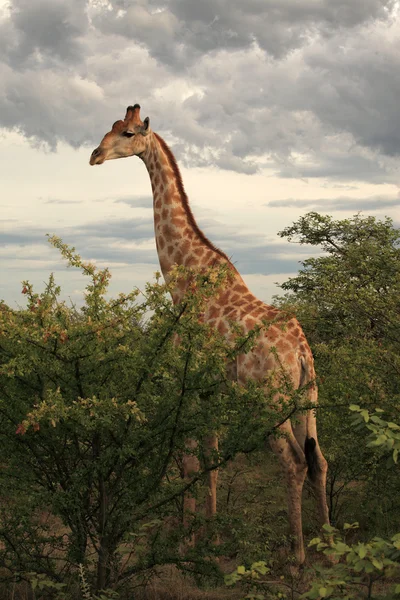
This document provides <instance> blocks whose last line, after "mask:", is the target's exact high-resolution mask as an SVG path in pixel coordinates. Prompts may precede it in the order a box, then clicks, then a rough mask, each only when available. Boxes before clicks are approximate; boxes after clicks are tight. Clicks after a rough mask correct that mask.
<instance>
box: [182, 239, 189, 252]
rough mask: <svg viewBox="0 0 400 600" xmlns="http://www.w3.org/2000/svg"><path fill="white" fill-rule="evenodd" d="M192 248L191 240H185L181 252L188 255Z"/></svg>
mask: <svg viewBox="0 0 400 600" xmlns="http://www.w3.org/2000/svg"><path fill="white" fill-rule="evenodd" d="M190 247H191V243H190V241H189V240H183V242H182V243H181V250H182V252H183V254H187V253H188V252H189V250H190Z"/></svg>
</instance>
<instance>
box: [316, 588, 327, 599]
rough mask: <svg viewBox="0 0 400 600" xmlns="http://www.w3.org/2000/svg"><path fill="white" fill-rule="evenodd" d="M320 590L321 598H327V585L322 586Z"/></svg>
mask: <svg viewBox="0 0 400 600" xmlns="http://www.w3.org/2000/svg"><path fill="white" fill-rule="evenodd" d="M318 592H319V595H320V596H321V598H325V597H326V595H327V593H328V589H327V588H326V587H320V588H319V590H318Z"/></svg>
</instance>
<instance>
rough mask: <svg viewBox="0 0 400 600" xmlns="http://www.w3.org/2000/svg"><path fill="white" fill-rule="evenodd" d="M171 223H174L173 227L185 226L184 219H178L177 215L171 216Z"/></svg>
mask: <svg viewBox="0 0 400 600" xmlns="http://www.w3.org/2000/svg"><path fill="white" fill-rule="evenodd" d="M171 223H172V225H175V227H179V228H180V229H181V228H182V227H185V219H180V218H179V217H172V219H171Z"/></svg>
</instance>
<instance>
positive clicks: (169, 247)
mask: <svg viewBox="0 0 400 600" xmlns="http://www.w3.org/2000/svg"><path fill="white" fill-rule="evenodd" d="M139 111H140V106H139V105H137V104H136V105H135V106H133V107H132V106H130V107H128V109H127V113H126V116H125V119H124V121H117V122H116V123H114V125H113V127H112V130H111V131H110V132H109V133H107V134H106V135H105V136H104V138H103V140H102V142H101V143H100V146H99V147H98V148H96V149H95V150H94V151H93V153H92V156H91V159H90V164H92V165H93V164H102V163H103V162H104V161H105V160H110V159H116V158H122V157H126V156H133V155H137V156H139V157H140V158H141V159H142V161H143V162H144V163H145V165H146V168H147V170H148V172H149V175H150V181H151V186H152V191H153V207H154V231H155V239H156V246H157V253H158V257H159V261H160V267H161V270H162V273H163V276H164V278H165V280H166V281H168V280H169V276H170V272H171V269H172V268H173V267H174V266H175V265H183V266H185V267H190V268H193V269H195V270H197V269H199V270H205V269H207V268H208V267H215V266H217V265H222V264H226V265H227V266H228V269H229V274H230V277H229V278H228V280H227V282H226V283H225V285H224V287H223V288H222V289H221V291H220V292H219V293H218V295H217V296H216V297H215V298H213V299H212V300H211V301H210V302H209V304H208V306H207V308H206V311H205V313H204V316H203V318H204V320H205V321H206V322H208V323H209V324H210V325H212V326H213V327H215V328H216V329H217V330H218V331H219V332H220V333H221V334H222V335H224V336H226V337H227V338H230V337H231V336H232V329H231V323H232V321H233V322H235V323H238V324H239V325H240V326H241V329H242V330H243V332H244V333H246V332H249V331H251V330H252V329H254V328H255V327H256V326H257V325H261V326H262V325H263V321H265V320H267V321H270V322H272V323H273V324H272V325H271V326H270V327H268V328H265V327H262V329H261V331H260V334H259V336H258V338H257V341H256V344H255V346H254V348H253V349H252V350H251V351H249V352H248V353H247V354H242V355H239V356H238V357H237V360H236V364H235V366H234V368H233V370H232V372H231V376H232V377H235V378H236V379H237V381H238V382H240V383H245V382H246V381H247V380H248V379H255V380H257V381H260V385H262V382H263V381H264V380H265V378H266V376H267V375H268V374H269V373H273V372H278V371H279V370H281V369H282V367H283V368H284V370H285V374H286V376H288V377H290V380H291V381H292V383H293V386H294V388H295V389H297V388H299V387H302V386H304V385H306V384H309V386H308V389H307V395H308V400H309V402H311V403H314V404H315V405H316V403H317V388H316V386H315V384H312V382H313V381H314V379H315V372H314V362H313V357H312V353H311V350H310V347H309V345H308V343H307V340H306V338H305V335H304V333H303V331H302V329H301V326H300V324H299V323H298V321H297V320H296V319H295V318H292V319H290V320H288V321H285V320H284V316H283V315H281V313H280V312H279V311H278V310H277V309H276V308H274V307H272V306H268V305H266V304H265V303H264V302H262V301H261V300H259V299H258V298H256V297H255V296H254V294H252V293H251V292H250V290H249V289H248V287H247V286H246V284H245V283H244V281H243V279H242V277H241V276H240V274H239V272H238V271H237V270H236V268H235V267H234V265H233V264H232V263H231V262H230V260H229V258H228V257H227V256H226V255H225V254H224V253H223V252H222V251H221V250H219V249H218V248H216V247H215V246H214V245H213V244H212V243H211V242H210V240H208V239H207V238H206V237H205V235H204V234H203V232H202V231H201V230H200V229H199V227H198V226H197V223H196V221H195V219H194V217H193V214H192V212H191V209H190V206H189V203H188V199H187V196H186V193H185V190H184V187H183V183H182V179H181V175H180V172H179V168H178V166H177V164H176V161H175V158H174V156H173V154H172V152H171V150H170V149H169V148H168V146H167V144H166V143H165V142H164V140H163V139H162V138H161V137H160V136H158V135H157V134H156V133H153V132H152V131H151V129H150V126H149V120H148V119H145V121H144V122H142V121H141V119H140V116H139ZM187 284H188V282H187V281H181V282H180V284H179V285H178V286H177V288H176V289H175V290H174V292H173V301H174V302H175V303H178V302H179V301H180V300H181V299H182V297H183V294H184V292H185V289H186V285H187ZM282 325H284V327H282ZM272 348H274V351H273V352H271V349H272ZM298 420H299V423H298V425H296V426H295V427H292V425H291V423H290V421H286V422H285V423H284V424H283V425H281V427H280V428H281V431H282V432H284V433H285V434H286V436H285V437H279V438H276V439H275V438H274V439H271V441H270V444H271V447H272V450H273V451H274V453H275V454H276V455H277V457H278V459H279V461H280V464H281V467H282V471H283V473H284V475H285V478H286V484H287V490H288V514H289V524H290V529H291V533H292V535H293V540H294V542H293V548H294V552H295V554H296V557H297V560H298V562H299V563H302V562H303V561H304V545H303V534H302V522H301V494H302V488H303V484H304V480H305V477H306V474H307V470H308V468H309V475H310V478H311V481H312V483H313V485H314V490H315V494H316V498H317V505H318V512H319V517H320V521H321V524H324V523H328V522H329V519H328V509H327V504H326V496H325V486H326V471H327V463H326V461H325V459H324V457H323V455H322V452H321V450H320V447H319V444H318V439H317V431H316V419H315V412H314V411H313V410H310V411H308V412H307V413H306V414H302V415H301V416H300V417H299V419H298ZM204 443H205V447H206V454H207V452H209V453H210V452H212V450H213V449H215V448H217V447H218V440H217V437H216V435H214V434H213V432H210V436H209V437H208V438H207V440H205V442H204ZM183 464H184V471H185V474H186V476H189V474H190V472H192V471H194V470H196V469H198V463H197V461H196V460H195V459H194V457H193V456H188V457H186V458H185V459H184V461H183ZM311 467H312V468H311ZM208 484H209V495H208V498H207V515H208V516H212V515H214V514H215V512H216V485H217V472H216V471H212V472H211V473H210V474H209V481H208ZM186 508H187V509H188V510H191V511H194V510H195V501H194V499H193V498H190V497H189V498H187V502H186Z"/></svg>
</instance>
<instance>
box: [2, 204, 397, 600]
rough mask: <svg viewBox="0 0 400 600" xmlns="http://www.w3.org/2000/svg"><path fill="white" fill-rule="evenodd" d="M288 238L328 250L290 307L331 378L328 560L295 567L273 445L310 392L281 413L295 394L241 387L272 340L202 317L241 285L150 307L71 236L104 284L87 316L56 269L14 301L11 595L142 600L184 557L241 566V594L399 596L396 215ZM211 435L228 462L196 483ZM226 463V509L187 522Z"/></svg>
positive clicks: (297, 227)
mask: <svg viewBox="0 0 400 600" xmlns="http://www.w3.org/2000/svg"><path fill="white" fill-rule="evenodd" d="M280 235H282V236H283V237H287V238H288V239H290V240H291V241H293V242H297V243H300V244H308V245H310V246H314V247H315V248H317V249H318V250H319V251H320V254H319V255H317V256H314V257H313V258H310V259H308V260H306V261H305V262H304V263H303V264H302V266H301V269H300V271H299V274H298V275H297V276H296V277H294V278H292V279H290V280H289V281H287V282H286V283H285V284H284V285H283V286H282V287H283V290H284V295H283V296H281V297H280V298H276V304H278V305H279V306H280V307H281V308H282V310H286V311H288V313H289V314H292V313H293V312H294V313H295V314H296V315H297V316H298V318H299V320H300V322H301V323H302V325H303V327H304V329H305V332H306V335H307V338H308V340H309V342H310V344H311V346H312V349H313V352H314V355H315V361H316V370H317V375H318V385H319V398H320V407H319V409H318V424H319V435H320V442H321V446H322V447H323V450H324V454H325V455H326V457H327V459H328V462H329V466H330V470H329V474H328V475H329V480H328V503H329V508H330V513H331V520H332V526H333V527H332V528H331V529H328V530H326V531H325V533H324V534H322V535H321V533H320V532H318V530H317V529H316V525H315V521H314V519H313V518H309V516H308V496H309V495H310V494H311V490H308V491H307V492H306V494H305V496H306V502H305V531H306V534H307V535H308V539H309V540H311V545H310V548H309V551H308V552H309V558H310V557H311V558H310V564H311V563H312V565H313V569H311V570H310V569H306V571H305V573H303V575H301V576H300V575H293V574H290V572H289V571H288V569H287V564H288V563H289V562H290V560H289V558H290V557H289V556H288V547H289V542H290V540H289V539H288V538H287V535H286V531H287V529H286V522H287V520H286V510H285V501H284V488H283V486H282V484H281V481H280V476H279V471H278V470H277V468H276V465H275V462H274V458H273V457H272V456H269V457H268V458H267V459H266V458H265V453H264V452H261V450H263V449H264V447H265V443H266V438H267V436H268V435H269V434H270V433H272V432H274V427H275V425H276V423H277V421H279V420H282V418H285V415H287V414H288V413H289V412H290V410H291V409H292V408H293V405H294V403H295V402H297V401H298V397H297V396H296V395H295V394H294V395H293V394H292V393H291V390H290V389H289V388H288V384H287V382H286V381H285V378H284V377H282V381H281V387H280V391H281V392H285V394H286V395H287V396H289V398H290V399H291V400H289V402H288V403H287V405H285V406H283V416H282V413H280V416H279V418H278V414H277V408H278V407H276V406H274V405H273V404H272V402H271V399H272V395H273V394H274V392H276V390H273V389H271V390H270V394H267V397H265V395H264V393H261V391H260V390H259V389H257V387H256V386H255V385H254V384H252V383H249V385H248V387H246V388H240V387H238V386H237V385H236V384H234V383H232V382H229V381H228V380H226V377H225V370H224V369H225V362H226V359H227V358H228V359H229V358H230V357H232V356H234V355H235V353H238V352H243V351H247V349H248V348H250V347H251V344H252V343H253V340H254V336H255V335H256V332H253V334H252V335H250V336H249V337H248V338H242V337H240V335H239V334H238V337H237V339H236V343H235V345H234V346H229V345H228V344H227V343H226V342H225V341H224V340H223V339H222V338H221V337H220V336H218V334H217V333H216V332H215V331H212V330H210V328H208V327H207V326H206V325H204V324H202V323H201V321H200V320H199V318H198V317H199V314H201V311H202V307H203V306H204V303H205V302H206V301H207V299H208V298H209V297H210V296H211V295H213V294H215V293H217V290H218V288H219V286H220V285H221V284H222V283H223V281H224V280H225V278H226V277H227V276H228V274H227V273H226V272H224V271H223V270H222V271H221V270H219V271H210V272H209V273H207V274H204V275H202V276H201V277H200V276H196V275H194V274H192V286H191V289H190V291H189V292H190V293H189V294H188V295H187V296H186V297H185V300H184V302H183V303H182V304H181V305H180V306H173V304H172V303H171V301H170V299H169V290H170V289H171V288H172V287H173V286H174V284H175V282H176V280H177V279H179V277H181V276H182V275H183V273H182V271H180V270H179V269H178V270H177V271H176V272H175V273H174V277H173V279H172V281H171V282H169V283H168V284H164V283H161V281H160V280H159V279H158V280H156V282H155V283H154V284H149V285H148V286H147V288H146V290H145V293H144V299H143V298H141V299H140V301H139V294H138V292H137V291H134V292H132V293H131V294H128V295H120V296H119V297H117V298H115V299H110V298H109V296H108V293H107V290H108V288H107V286H108V281H109V278H110V274H109V272H108V271H107V270H106V269H105V270H96V269H95V268H94V266H93V265H90V264H86V263H84V262H83V261H82V260H81V259H80V257H79V256H78V255H76V254H75V252H74V250H73V249H70V248H68V247H67V246H66V245H64V244H63V243H62V242H61V241H60V240H59V239H57V238H53V239H52V243H53V245H55V246H56V247H57V248H59V250H60V251H61V253H62V254H63V256H64V257H65V258H66V260H67V261H68V263H69V264H70V265H71V266H73V267H76V268H79V269H81V270H82V271H83V273H84V275H85V276H87V280H88V285H87V288H86V295H85V303H84V306H83V307H82V308H80V309H77V308H75V307H73V306H67V304H66V303H65V302H62V301H61V300H60V299H59V298H60V290H59V288H58V287H57V285H56V284H55V281H54V279H53V277H50V280H49V283H48V285H47V287H46V289H45V290H44V292H43V293H40V294H38V293H36V291H34V290H33V289H32V287H31V286H30V284H29V283H28V282H25V283H24V284H23V290H22V291H23V293H24V295H25V297H26V298H27V308H26V309H21V310H12V309H10V308H9V307H7V306H6V305H4V304H2V305H1V306H0V309H1V310H0V419H1V430H0V431H1V434H0V452H1V457H2V459H1V460H2V468H1V469H0V494H1V497H2V499H3V502H2V506H1V508H0V577H1V578H2V579H3V581H4V582H5V583H6V584H7V582H8V587H9V589H10V590H11V589H16V588H15V584H16V583H17V582H18V581H26V582H29V583H27V584H26V585H27V586H28V587H27V588H26V589H30V590H31V592H30V593H32V589H33V588H35V592H34V593H36V597H37V598H47V597H49V598H50V597H54V598H59V599H60V600H61V598H66V599H69V598H74V597H77V594H78V593H79V592H78V589H79V588H80V590H81V596H82V597H83V598H87V599H89V598H92V597H93V598H95V597H98V598H100V597H102V598H111V597H113V595H115V594H116V593H119V594H121V598H123V597H124V594H126V593H127V590H128V589H129V585H128V584H131V583H133V582H134V584H135V585H140V584H144V583H146V582H147V581H149V580H151V578H152V577H153V576H154V574H155V573H159V572H160V571H159V569H160V568H162V567H163V566H165V565H174V568H178V569H179V570H181V571H182V572H185V573H190V574H191V575H192V576H195V578H197V579H196V581H197V583H198V584H201V585H206V587H207V586H211V588H213V587H214V586H215V585H217V584H218V582H220V581H221V570H222V571H225V572H227V571H229V570H230V571H232V568H233V566H234V565H238V564H239V566H238V567H237V566H236V568H235V571H234V572H233V573H232V574H231V575H230V576H228V578H227V582H228V583H229V584H230V585H233V586H234V590H236V591H234V592H233V594H234V597H236V598H237V597H238V595H237V589H238V588H237V586H238V585H240V586H242V587H241V589H243V590H244V591H243V594H247V596H246V597H247V598H258V599H261V598H299V597H300V596H301V595H302V594H303V597H304V598H314V599H319V598H332V599H336V598H343V599H345V598H364V597H365V598H387V599H389V598H392V599H394V598H397V597H400V595H399V589H400V588H399V587H398V585H399V576H400V574H399V561H400V557H399V554H400V542H399V533H398V532H399V531H400V478H399V470H398V469H399V467H398V464H399V459H398V453H399V449H400V415H399V400H400V398H399V396H400V310H399V309H400V249H399V241H400V232H399V230H397V229H396V228H395V227H394V226H393V223H392V222H391V221H390V220H389V219H386V220H384V221H378V220H376V219H374V218H372V217H366V218H364V217H362V216H359V215H358V216H355V217H353V218H352V219H347V220H340V221H335V220H333V219H332V218H331V217H327V216H322V215H319V214H317V213H310V214H308V215H306V216H305V217H303V218H301V219H299V221H297V222H296V223H294V224H293V225H292V226H290V227H288V228H286V229H285V230H284V231H283V232H281V234H280ZM186 275H187V273H186ZM266 326H267V325H266ZM176 336H179V344H177V343H175V342H176V339H177V337H176ZM291 402H292V404H291ZM280 408H281V409H282V407H280ZM210 431H218V433H219V434H220V437H221V445H220V449H219V451H218V452H215V453H214V455H212V456H204V454H203V452H202V447H201V443H199V445H198V446H197V448H196V449H193V448H191V449H189V452H192V453H194V454H196V456H197V458H198V459H199V461H200V465H201V467H200V471H199V473H197V474H194V475H193V477H191V478H190V479H182V477H181V471H182V455H183V453H184V452H187V451H188V447H187V441H188V439H189V438H191V439H194V440H196V441H198V442H201V441H202V439H203V438H204V436H206V435H207V434H208V433H209V432H210ZM217 466H221V467H222V471H221V476H220V486H219V489H220V492H219V515H218V517H217V518H216V519H215V520H213V521H212V522H210V523H207V521H206V519H205V517H204V515H203V513H202V512H200V514H198V515H189V517H190V518H186V519H185V520H184V519H183V502H182V497H183V496H182V495H183V492H184V490H188V491H190V493H192V494H194V495H196V496H197V497H198V500H199V504H200V506H202V504H204V489H203V484H204V482H205V479H206V477H207V473H208V471H209V470H212V469H215V468H216V467H217ZM310 514H311V513H310ZM356 523H357V525H356ZM349 524H350V525H349ZM193 532H196V533H197V534H198V536H197V537H198V539H199V542H198V543H197V545H196V547H194V548H193V547H191V546H190V544H188V543H187V541H188V540H190V539H191V536H192V534H193ZM341 532H343V533H341ZM324 535H325V536H328V537H330V539H331V540H333V545H331V546H329V547H327V546H325V544H326V543H327V541H326V540H325V538H324ZM217 536H219V538H220V543H219V544H215V543H214V541H215V539H216V537H217ZM282 550H284V552H282ZM324 553H325V554H327V555H329V556H330V558H332V556H333V557H336V559H337V561H338V562H337V564H334V565H331V564H330V563H329V562H327V559H326V557H325V556H324ZM218 556H221V557H223V559H221V560H220V562H219V563H218V562H217V561H216V560H214V559H215V558H217V557H218ZM232 561H234V563H232ZM235 584H236V585H235ZM11 586H14V587H12V588H11ZM396 586H397V587H396ZM106 588H108V591H107V592H101V590H102V589H106ZM230 589H231V588H227V592H226V593H230V592H229V590H230ZM243 594H242V596H243ZM15 597H16V596H15ZM32 597H33V596H32ZM128 597H129V595H128ZM189 597H191V596H190V593H189V594H188V598H189ZM207 597H208V598H209V597H212V596H207ZM10 598H11V592H10Z"/></svg>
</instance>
